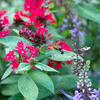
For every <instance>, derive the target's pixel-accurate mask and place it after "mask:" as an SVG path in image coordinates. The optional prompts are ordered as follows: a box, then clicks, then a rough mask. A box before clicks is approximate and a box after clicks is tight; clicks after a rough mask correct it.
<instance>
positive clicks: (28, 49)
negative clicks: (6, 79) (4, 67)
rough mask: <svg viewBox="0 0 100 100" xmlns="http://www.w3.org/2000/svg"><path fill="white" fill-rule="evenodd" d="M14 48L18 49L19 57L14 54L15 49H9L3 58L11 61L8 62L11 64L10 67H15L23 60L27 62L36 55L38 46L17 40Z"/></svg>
mask: <svg viewBox="0 0 100 100" xmlns="http://www.w3.org/2000/svg"><path fill="white" fill-rule="evenodd" d="M16 49H17V50H18V54H19V57H17V56H16V55H14V52H15V51H9V53H8V54H7V55H6V57H5V58H4V59H5V60H6V61H7V60H11V61H12V63H10V64H11V65H13V66H12V69H14V68H16V69H17V68H18V66H19V64H20V63H21V62H23V61H25V62H26V63H29V62H30V61H31V60H32V59H33V58H34V57H35V56H36V55H38V50H39V49H38V48H35V47H34V46H31V45H27V44H26V43H23V42H18V43H17V45H16ZM32 62H33V61H32ZM33 67H34V66H33ZM33 69H34V68H33Z"/></svg>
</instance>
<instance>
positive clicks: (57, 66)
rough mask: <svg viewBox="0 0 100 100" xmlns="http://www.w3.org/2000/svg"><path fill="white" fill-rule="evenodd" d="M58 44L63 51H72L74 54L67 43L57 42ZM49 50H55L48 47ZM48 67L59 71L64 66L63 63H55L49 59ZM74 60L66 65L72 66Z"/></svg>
mask: <svg viewBox="0 0 100 100" xmlns="http://www.w3.org/2000/svg"><path fill="white" fill-rule="evenodd" d="M56 43H57V44H58V45H59V46H61V48H62V49H64V50H66V51H70V52H72V50H71V48H70V46H69V45H68V44H67V43H66V42H65V41H56ZM47 49H53V48H52V46H48V48H47ZM48 60H49V61H48V64H47V65H48V66H50V67H53V66H54V67H56V68H57V69H59V68H62V64H64V63H63V62H62V61H55V60H51V59H48ZM71 62H72V60H69V61H66V63H67V64H68V65H69V66H70V64H71Z"/></svg>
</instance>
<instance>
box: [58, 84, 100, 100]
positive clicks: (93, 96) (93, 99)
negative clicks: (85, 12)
mask: <svg viewBox="0 0 100 100" xmlns="http://www.w3.org/2000/svg"><path fill="white" fill-rule="evenodd" d="M58 90H59V91H60V92H61V93H63V94H64V95H65V96H66V97H67V98H69V99H70V100H86V99H84V93H81V91H78V90H75V96H73V97H72V96H70V95H68V94H67V93H66V92H65V91H63V90H60V89H58ZM87 93H88V92H87ZM99 93H100V83H99V88H98V91H97V90H96V89H93V90H91V92H89V100H100V98H98V97H97V96H98V95H99ZM59 98H60V97H59ZM60 100H63V99H62V98H60Z"/></svg>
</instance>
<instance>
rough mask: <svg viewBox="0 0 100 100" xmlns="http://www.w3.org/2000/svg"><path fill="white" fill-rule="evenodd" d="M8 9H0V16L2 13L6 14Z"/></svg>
mask: <svg viewBox="0 0 100 100" xmlns="http://www.w3.org/2000/svg"><path fill="white" fill-rule="evenodd" d="M7 12H8V11H6V10H0V17H1V16H2V15H4V14H6V13H7Z"/></svg>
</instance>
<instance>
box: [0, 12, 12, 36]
mask: <svg viewBox="0 0 100 100" xmlns="http://www.w3.org/2000/svg"><path fill="white" fill-rule="evenodd" d="M6 12H7V11H4V10H3V11H2V10H0V37H2V38H3V37H5V36H8V35H9V33H11V29H10V23H9V17H8V16H6V15H5V14H6ZM5 27H6V28H7V29H4V28H5Z"/></svg>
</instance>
